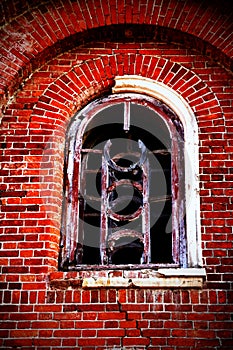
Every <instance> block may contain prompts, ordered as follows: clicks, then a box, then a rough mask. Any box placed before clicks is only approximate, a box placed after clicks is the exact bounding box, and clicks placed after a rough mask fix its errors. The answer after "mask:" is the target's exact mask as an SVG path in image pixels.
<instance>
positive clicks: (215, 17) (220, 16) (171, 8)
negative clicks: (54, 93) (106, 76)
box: [0, 0, 232, 102]
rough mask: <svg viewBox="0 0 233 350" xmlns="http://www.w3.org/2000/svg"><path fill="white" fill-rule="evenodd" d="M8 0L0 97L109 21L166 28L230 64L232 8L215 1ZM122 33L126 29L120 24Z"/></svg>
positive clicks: (3, 28)
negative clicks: (19, 1) (18, 1)
mask: <svg viewBox="0 0 233 350" xmlns="http://www.w3.org/2000/svg"><path fill="white" fill-rule="evenodd" d="M12 2H13V4H14V6H12V7H13V8H15V11H13V12H12V14H13V16H12V18H11V17H10V16H7V15H6V14H5V20H6V24H5V26H4V27H2V30H1V38H2V44H1V46H2V52H3V56H4V59H3V60H2V66H3V71H2V81H1V82H0V89H1V90H0V95H2V100H3V102H6V101H7V100H8V98H9V97H10V96H12V95H13V94H14V91H15V90H17V88H18V87H19V86H20V84H21V83H22V82H23V81H24V80H25V79H26V78H27V77H28V76H29V75H30V73H31V72H33V71H34V70H35V69H37V68H38V67H39V66H41V65H43V63H44V62H45V61H46V60H48V59H49V58H51V57H53V56H54V52H56V53H57V52H64V51H65V50H67V49H69V48H70V46H72V45H73V43H74V42H76V44H77V42H82V41H83V40H87V38H88V37H89V35H90V30H91V29H94V28H104V27H108V26H111V25H123V24H128V25H132V24H134V25H140V26H141V25H143V24H147V25H152V26H154V29H153V30H154V32H157V31H159V28H165V29H168V28H169V30H170V32H169V33H170V34H169V35H168V34H167V32H166V30H165V29H163V30H162V31H161V36H162V37H164V36H165V37H166V36H168V40H169V39H170V38H173V40H174V38H175V40H178V41H179V42H181V43H188V42H189V43H190V42H191V43H192V45H194V46H195V45H196V46H197V47H198V48H201V47H202V48H203V50H204V51H205V53H206V54H207V55H210V56H212V57H215V58H216V57H217V59H218V60H219V61H220V62H222V64H224V65H226V66H227V67H228V68H229V67H232V61H231V59H230V58H231V57H232V39H231V35H232V29H231V28H232V27H231V25H232V20H231V15H232V13H231V11H227V6H226V5H225V7H224V6H222V7H221V6H220V7H218V6H219V5H218V6H216V3H214V5H213V2H211V1H209V2H208V4H206V5H205V6H203V5H202V4H200V3H199V1H197V2H193V1H191V0H186V1H184V2H177V1H175V0H170V1H162V0H160V2H157V3H156V4H155V3H154V2H152V1H150V0H148V1H146V2H144V1H141V0H137V1H134V2H131V3H129V4H128V5H127V6H124V1H123V0H121V1H118V3H114V4H113V3H111V2H110V1H109V2H108V1H105V0H103V1H100V2H99V3H97V4H95V6H94V2H93V1H87V2H86V1H83V2H80V1H72V2H70V1H68V0H63V1H61V2H60V5H59V8H56V5H55V4H56V2H51V1H46V2H44V3H43V4H40V2H38V1H35V0H34V1H33V3H32V4H31V5H30V2H29V1H28V3H27V6H24V7H23V8H22V10H23V9H24V10H26V11H25V12H24V13H22V14H21V13H20V10H19V9H18V10H16V9H17V5H16V3H14V1H13V0H12ZM14 13H15V15H14ZM164 32H165V34H164ZM220 34H221V36H220ZM127 35H130V29H129V30H128V29H127V30H126V36H127ZM190 35H191V37H190ZM157 38H158V37H157ZM198 38H199V40H197V39H198ZM195 40H197V42H196V41H195ZM195 42H196V44H195Z"/></svg>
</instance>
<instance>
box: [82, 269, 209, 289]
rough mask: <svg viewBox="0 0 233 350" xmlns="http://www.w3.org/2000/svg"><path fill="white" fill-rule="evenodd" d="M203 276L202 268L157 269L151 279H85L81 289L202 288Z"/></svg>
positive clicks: (204, 274) (203, 270)
mask: <svg viewBox="0 0 233 350" xmlns="http://www.w3.org/2000/svg"><path fill="white" fill-rule="evenodd" d="M147 274H148V273H147ZM205 276H206V273H205V269H203V268H200V269H198V268H188V269H159V270H158V271H156V272H155V271H153V272H152V273H151V277H141V278H127V277H87V278H84V279H83V282H82V288H101V287H102V288H202V286H203V282H204V279H205Z"/></svg>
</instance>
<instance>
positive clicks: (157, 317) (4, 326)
mask: <svg viewBox="0 0 233 350" xmlns="http://www.w3.org/2000/svg"><path fill="white" fill-rule="evenodd" d="M55 4H56V6H55ZM17 6H18V5H17V2H13V1H9V2H8V5H7V6H6V4H4V11H5V12H4V13H5V15H4V18H3V19H5V20H6V24H5V26H4V27H2V29H1V30H2V33H4V35H3V36H2V43H3V45H2V50H3V54H4V59H3V60H2V62H1V89H2V101H3V115H2V119H1V134H0V143H1V150H0V160H1V170H0V175H1V182H0V220H1V222H0V242H1V250H0V265H1V275H0V300H1V305H0V320H1V322H0V324H1V327H0V347H1V348H3V349H12V348H16V349H44V350H45V349H59V348H62V349H71V348H77V349H83V348H84V349H125V348H126V349H127V348H128V349H138V350H140V349H166V350H171V349H172V350H177V349H186V350H191V349H205V350H210V349H211V350H212V349H215V350H222V349H225V350H226V349H228V350H230V349H232V346H233V344H232V338H233V337H232V335H233V334H232V328H233V327H232V326H233V323H232V322H233V320H232V316H231V315H232V305H233V303H232V301H233V300H232V299H233V292H232V283H231V281H232V265H233V259H232V252H233V249H232V245H233V244H232V242H233V233H232V226H233V219H232V208H233V202H232V195H233V191H232V184H233V171H232V169H233V159H232V150H233V141H232V139H233V138H232V107H233V106H232V101H233V89H232V86H233V79H232V73H231V72H230V70H229V68H230V67H231V64H230V63H229V62H231V59H230V58H231V57H232V40H231V33H232V30H231V27H230V25H231V23H232V22H230V20H229V19H230V15H231V14H230V12H229V11H227V9H228V8H227V7H225V9H220V8H218V7H217V6H216V7H215V6H211V5H210V4H209V5H208V6H204V5H203V3H202V2H199V1H196V2H195V1H192V2H191V1H188V0H186V1H180V2H177V1H173V0H170V1H163V2H162V1H140V2H139V1H135V2H134V4H133V6H132V2H131V1H125V2H122V1H109V2H108V1H103V2H101V1H89V0H88V1H57V2H55V1H54V2H50V1H44V2H43V3H42V4H41V2H38V1H33V2H32V3H31V5H30V4H28V2H27V1H24V2H23V5H22V9H21V10H22V12H23V14H20V10H19V9H18V8H17ZM7 9H8V10H7ZM9 9H10V12H9ZM9 13H11V14H12V15H13V16H12V17H10V15H9ZM194 13H195V14H196V16H194ZM195 21H196V22H195ZM125 22H127V23H128V24H130V23H133V24H138V25H139V24H145V23H147V24H153V25H155V27H154V29H156V25H159V26H161V27H164V28H168V27H169V28H170V29H172V31H171V32H169V33H170V34H169V36H167V32H166V30H165V29H164V32H163V31H161V32H160V34H161V35H160V38H158V36H157V37H156V40H154V41H153V40H152V39H151V38H150V40H148V39H146V38H145V34H144V36H143V35H142V37H141V38H140V40H139V39H135V40H134V38H133V37H132V33H131V32H130V28H129V27H126V29H127V30H125V31H123V34H121V35H123V37H121V38H120V39H121V40H119V39H118V40H116V39H114V35H112V37H111V40H110V39H109V37H107V38H106V37H105V34H106V32H104V31H103V30H102V28H101V26H104V25H112V24H114V25H117V24H119V25H122V24H124V23H125ZM98 27H100V28H99V29H98ZM91 28H96V32H95V33H96V34H98V35H97V37H96V38H98V40H97V39H96V40H94V38H93V37H92V36H91V35H90V37H89V36H88V35H89V33H90V32H89V30H90V29H91ZM114 29H117V27H114ZM133 30H134V29H133ZM176 30H181V31H182V33H180V34H179V35H178V36H177V32H176ZM79 32H83V33H87V34H85V35H84V34H83V35H84V36H83V38H84V39H85V40H84V39H83V42H80V41H78V43H75V42H73V40H71V41H70V42H69V38H70V37H71V36H73V35H74V34H75V33H79ZM139 32H140V30H139ZM220 32H221V35H220ZM172 33H174V38H176V39H177V38H180V42H177V43H175V42H171V40H170V38H171V37H170V36H171V35H172ZM163 34H164V35H163ZM186 35H195V36H197V37H198V38H199V39H200V40H201V41H207V42H208V43H209V44H210V45H211V46H208V49H209V48H212V49H211V50H212V51H211V50H210V51H208V52H209V54H208V52H206V50H203V48H202V47H200V50H199V51H198V47H195V48H194V49H192V48H191V47H190V45H189V44H188V43H187V41H186V40H184V41H182V40H181V39H184V38H186ZM75 38H77V37H75ZM66 39H67V40H66ZM59 40H60V41H59ZM67 42H69V43H68V44H67ZM71 42H72V45H71ZM56 43H58V44H56ZM198 43H199V41H198ZM17 45H18V46H17ZM191 46H192V45H191ZM214 46H216V47H217V49H218V50H220V51H221V52H222V56H221V55H220V56H218V58H219V59H218V60H214V59H213V58H214V57H213V54H214V53H215V52H217V51H216V50H215V49H214ZM54 48H56V50H54ZM4 50H5V51H4ZM6 50H7V52H6ZM125 74H135V75H140V76H144V77H148V78H151V79H154V80H156V81H159V82H162V83H164V84H166V85H168V86H169V87H171V88H172V89H173V90H174V91H176V92H178V93H179V94H180V95H181V96H182V97H183V98H184V99H185V100H186V101H187V102H188V103H189V105H190V107H191V109H192V111H193V112H194V113H195V116H196V118H197V121H198V127H199V140H200V147H199V150H200V195H201V225H202V248H203V262H204V266H205V267H206V271H207V281H206V283H205V285H204V288H203V289H202V290H191V289H190V290H189V289H188V290H156V289H133V288H129V289H105V288H103V289H94V290H90V289H81V288H80V287H79V283H78V280H77V285H72V288H67V283H63V278H65V277H64V275H63V273H62V272H57V267H58V254H59V239H60V223H61V204H62V176H63V157H64V141H65V133H66V129H67V126H68V124H69V121H70V120H71V118H72V116H73V115H74V114H75V112H77V111H78V110H79V109H80V108H81V107H83V106H85V105H86V104H87V103H88V102H89V101H92V100H93V99H95V98H96V97H99V96H102V95H103V94H106V93H110V92H111V88H112V87H113V85H114V77H115V76H117V75H125ZM19 87H20V89H19ZM12 96H13V97H12ZM120 273H121V272H120V271H119V272H116V275H117V274H120ZM73 274H74V273H73V272H71V273H70V274H68V275H66V279H69V278H71V277H72V276H73V277H74V275H73ZM56 278H60V280H61V281H60V284H56V285H55V286H54V284H53V283H52V282H53V280H54V279H56Z"/></svg>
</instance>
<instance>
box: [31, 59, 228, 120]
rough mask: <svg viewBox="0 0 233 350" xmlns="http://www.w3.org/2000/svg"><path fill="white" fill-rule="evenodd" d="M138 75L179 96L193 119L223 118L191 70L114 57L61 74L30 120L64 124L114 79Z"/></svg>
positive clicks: (166, 61)
mask: <svg viewBox="0 0 233 350" xmlns="http://www.w3.org/2000/svg"><path fill="white" fill-rule="evenodd" d="M123 75H140V76H143V77H146V78H150V79H152V80H155V81H158V82H161V83H163V84H165V85H167V86H169V87H170V88H172V89H173V90H174V91H176V92H177V93H178V94H179V95H180V96H182V97H183V98H184V99H185V100H186V101H187V103H188V104H189V106H190V107H191V108H192V110H193V112H194V113H195V115H196V118H197V119H198V118H204V117H207V119H208V116H213V115H214V116H215V119H216V118H217V117H218V118H222V115H223V113H222V109H221V107H220V105H219V101H218V99H217V97H216V96H215V94H214V93H213V92H212V91H211V89H210V87H209V86H208V85H207V84H206V83H205V82H204V81H203V80H202V79H201V78H200V77H199V76H198V75H197V74H195V73H194V72H193V71H191V70H189V69H188V68H186V67H184V66H183V65H181V64H179V63H175V62H172V61H170V60H169V59H166V58H164V57H158V56H153V57H152V56H149V55H141V54H133V53H132V54H125V55H122V53H121V54H116V55H108V56H101V57H97V58H95V59H89V60H87V61H85V62H82V63H81V64H77V65H75V66H73V67H72V69H71V70H69V71H68V72H66V73H64V74H61V75H60V76H59V77H58V78H57V79H56V80H55V81H54V82H53V83H52V84H50V85H49V86H48V88H47V89H46V90H45V92H44V94H43V95H42V96H41V97H40V98H39V101H38V103H37V104H36V106H35V108H34V110H33V113H32V116H31V120H32V121H34V120H35V121H37V120H38V119H37V117H38V118H39V121H40V122H41V123H42V124H43V118H44V120H45V123H47V122H48V120H50V121H51V122H52V121H53V120H56V119H57V118H58V119H59V121H60V123H61V124H62V123H64V125H66V124H67V123H68V122H69V120H70V117H71V116H72V115H74V113H75V112H76V111H78V110H79V109H80V108H82V107H83V106H84V105H86V104H87V103H88V102H89V101H91V100H93V99H96V98H97V97H98V96H101V95H103V94H105V93H109V92H110V91H111V88H112V87H113V86H114V83H115V81H114V79H115V77H116V76H123Z"/></svg>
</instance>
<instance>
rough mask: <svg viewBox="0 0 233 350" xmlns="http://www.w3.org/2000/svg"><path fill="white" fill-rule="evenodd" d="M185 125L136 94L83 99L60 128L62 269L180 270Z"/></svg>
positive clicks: (183, 262)
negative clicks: (63, 135) (63, 132)
mask: <svg viewBox="0 0 233 350" xmlns="http://www.w3.org/2000/svg"><path fill="white" fill-rule="evenodd" d="M185 168H186V166H185V138H184V127H183V124H182V122H181V120H180V119H179V117H178V115H176V114H175V113H174V111H172V109H171V108H169V107H168V106H167V105H166V104H164V103H163V102H162V101H161V100H158V99H156V98H153V97H149V96H146V95H142V94H136V93H123V94H113V95H109V96H107V97H104V98H101V99H99V100H96V101H94V102H92V103H90V104H89V105H88V106H86V107H85V108H84V109H83V110H82V111H81V112H79V113H78V114H77V115H76V116H75V117H74V118H73V120H72V122H71V124H70V127H69V130H68V132H67V141H66V155H65V167H64V205H63V221H62V237H61V261H60V265H61V268H62V269H78V268H82V269H83V268H88V267H89V266H91V267H92V268H93V266H95V268H102V267H104V268H106V267H111V268H114V267H115V268H119V267H124V266H127V265H128V264H131V265H134V266H135V267H138V266H144V267H145V266H169V267H187V266H188V262H189V258H188V246H187V234H188V233H187V223H186V220H187V218H186V199H187V198H186V197H187V196H186V186H185V181H186V180H185V179H186V176H185V172H186V169H185Z"/></svg>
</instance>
